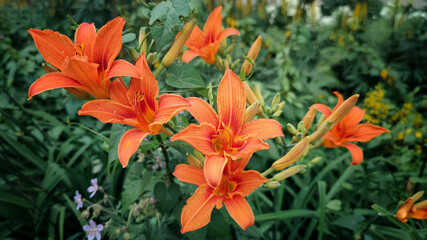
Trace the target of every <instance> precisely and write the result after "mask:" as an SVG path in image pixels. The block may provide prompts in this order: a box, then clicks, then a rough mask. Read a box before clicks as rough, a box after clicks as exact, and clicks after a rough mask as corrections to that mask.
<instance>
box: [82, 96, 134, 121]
mask: <svg viewBox="0 0 427 240" xmlns="http://www.w3.org/2000/svg"><path fill="white" fill-rule="evenodd" d="M78 114H79V115H89V116H92V117H94V118H97V119H98V120H99V121H101V122H103V123H121V124H127V125H131V126H135V125H137V123H136V121H135V120H133V119H134V118H136V115H135V112H134V110H133V109H132V108H130V107H129V106H126V105H123V104H121V103H119V102H116V101H112V100H107V99H98V100H92V101H89V102H87V103H85V104H84V105H83V106H82V109H81V110H79V111H78Z"/></svg>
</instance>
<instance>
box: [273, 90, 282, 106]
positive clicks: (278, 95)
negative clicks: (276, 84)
mask: <svg viewBox="0 0 427 240" xmlns="http://www.w3.org/2000/svg"><path fill="white" fill-rule="evenodd" d="M279 103H280V93H276V95H274V97H273V100H272V101H271V106H274V105H277V104H279Z"/></svg>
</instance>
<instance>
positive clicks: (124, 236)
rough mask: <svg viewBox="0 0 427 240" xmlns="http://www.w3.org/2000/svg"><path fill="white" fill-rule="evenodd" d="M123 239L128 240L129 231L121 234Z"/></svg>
mask: <svg viewBox="0 0 427 240" xmlns="http://www.w3.org/2000/svg"><path fill="white" fill-rule="evenodd" d="M123 239H124V240H129V239H130V233H128V232H126V233H125V234H123Z"/></svg>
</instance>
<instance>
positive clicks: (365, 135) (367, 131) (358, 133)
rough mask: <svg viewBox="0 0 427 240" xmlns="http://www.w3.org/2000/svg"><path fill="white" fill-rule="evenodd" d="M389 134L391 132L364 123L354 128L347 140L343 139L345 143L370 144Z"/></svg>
mask: <svg viewBox="0 0 427 240" xmlns="http://www.w3.org/2000/svg"><path fill="white" fill-rule="evenodd" d="M387 132H390V131H389V130H387V129H385V128H382V127H379V126H375V125H373V124H370V123H362V124H359V125H357V126H356V127H354V128H353V129H352V130H351V132H350V133H349V134H348V136H346V137H345V140H344V139H343V142H368V141H370V140H371V139H373V138H374V137H376V136H378V135H381V134H383V133H387Z"/></svg>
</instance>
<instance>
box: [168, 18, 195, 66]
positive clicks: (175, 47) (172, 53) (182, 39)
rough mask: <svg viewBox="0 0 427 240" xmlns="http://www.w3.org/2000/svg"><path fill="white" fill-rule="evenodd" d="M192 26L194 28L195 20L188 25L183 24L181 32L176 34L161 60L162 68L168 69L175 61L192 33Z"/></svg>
mask: <svg viewBox="0 0 427 240" xmlns="http://www.w3.org/2000/svg"><path fill="white" fill-rule="evenodd" d="M194 26H196V19H192V20H191V21H189V22H188V23H186V24H185V26H184V28H182V31H181V32H180V33H179V34H178V36H177V37H176V39H175V41H174V42H173V44H172V47H171V48H170V49H169V51H168V52H167V53H166V55H165V57H164V58H163V59H162V63H161V64H162V65H163V66H164V67H169V66H170V65H171V64H172V63H173V61H175V59H176V57H178V54H179V52H181V49H182V47H184V45H185V43H186V42H187V40H188V38H189V37H190V35H191V32H192V31H193V28H194Z"/></svg>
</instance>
